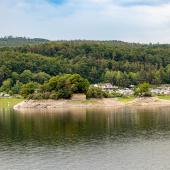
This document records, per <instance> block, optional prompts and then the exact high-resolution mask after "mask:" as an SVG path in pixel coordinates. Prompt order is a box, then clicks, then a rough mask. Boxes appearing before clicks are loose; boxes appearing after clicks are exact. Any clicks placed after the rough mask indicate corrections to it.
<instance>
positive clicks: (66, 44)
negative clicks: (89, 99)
mask: <svg viewBox="0 0 170 170" xmlns="http://www.w3.org/2000/svg"><path fill="white" fill-rule="evenodd" d="M1 41H2V40H1ZM1 41H0V42H1ZM16 44H19V43H16ZM62 74H79V75H81V76H82V77H83V78H86V79H88V80H89V82H90V83H99V82H110V83H112V84H114V85H118V86H125V87H127V86H129V85H131V84H134V85H137V84H139V83H143V82H148V83H150V84H163V83H164V84H165V83H166V84H167V83H170V45H166V44H165V45H160V44H148V45H146V44H135V43H125V42H120V41H79V40H77V41H58V42H46V43H45V42H44V41H42V43H40V42H37V43H35V44H30V43H25V44H24V45H20V46H18V45H14V46H10V45H9V47H1V48H0V86H1V91H2V90H5V89H6V86H7V87H8V89H10V90H11V89H12V88H14V87H15V90H16V86H17V84H26V83H29V82H36V83H39V84H43V83H44V82H46V81H48V80H49V79H50V78H51V77H52V76H56V75H62Z"/></svg>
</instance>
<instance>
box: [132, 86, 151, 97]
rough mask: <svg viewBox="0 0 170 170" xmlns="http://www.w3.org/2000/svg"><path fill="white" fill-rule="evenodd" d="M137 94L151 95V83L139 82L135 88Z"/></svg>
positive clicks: (142, 95) (141, 95)
mask: <svg viewBox="0 0 170 170" xmlns="http://www.w3.org/2000/svg"><path fill="white" fill-rule="evenodd" d="M134 95H135V96H140V97H151V96H152V95H151V92H150V84H149V83H143V84H139V85H138V86H137V87H136V88H135V93H134Z"/></svg>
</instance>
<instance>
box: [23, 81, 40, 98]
mask: <svg viewBox="0 0 170 170" xmlns="http://www.w3.org/2000/svg"><path fill="white" fill-rule="evenodd" d="M37 87H38V84H37V83H34V82H29V83H27V84H24V85H22V87H21V94H22V96H23V97H24V98H26V97H28V96H29V95H30V94H33V93H34V92H35V90H36V89H37Z"/></svg>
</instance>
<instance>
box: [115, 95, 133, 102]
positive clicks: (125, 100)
mask: <svg viewBox="0 0 170 170" xmlns="http://www.w3.org/2000/svg"><path fill="white" fill-rule="evenodd" d="M134 99H135V97H134V96H127V97H118V98H117V100H118V101H119V102H123V103H128V102H131V101H133V100H134Z"/></svg>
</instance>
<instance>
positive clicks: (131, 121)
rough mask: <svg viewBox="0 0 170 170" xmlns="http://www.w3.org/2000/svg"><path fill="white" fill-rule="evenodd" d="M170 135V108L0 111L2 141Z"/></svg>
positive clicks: (46, 141)
mask: <svg viewBox="0 0 170 170" xmlns="http://www.w3.org/2000/svg"><path fill="white" fill-rule="evenodd" d="M160 133H163V135H164V136H166V137H169V135H170V108H169V107H164V108H152V109H149V110H148V109H145V108H141V107H140V108H127V107H126V108H120V109H115V110H113V109H107V108H106V109H85V108H81V109H80V108H78V109H69V110H67V109H65V110H63V109H62V110H58V111H57V112H56V111H51V112H49V111H48V112H47V111H33V110H32V111H31V110H29V111H28V110H27V111H22V112H15V111H13V110H5V109H3V110H1V111H0V137H1V139H0V141H2V140H4V139H8V140H14V141H16V142H17V141H18V142H24V141H27V142H29V141H31V142H39V143H49V142H50V143H51V144H52V143H55V144H64V143H77V142H79V141H81V140H89V139H100V140H105V139H106V138H109V139H110V140H119V141H121V139H122V138H123V139H124V138H132V137H133V138H136V137H141V136H143V137H145V138H146V137H149V138H152V137H157V136H156V135H157V134H158V136H159V135H160Z"/></svg>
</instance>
